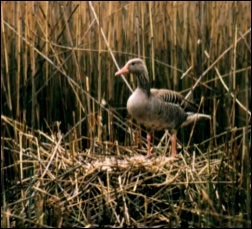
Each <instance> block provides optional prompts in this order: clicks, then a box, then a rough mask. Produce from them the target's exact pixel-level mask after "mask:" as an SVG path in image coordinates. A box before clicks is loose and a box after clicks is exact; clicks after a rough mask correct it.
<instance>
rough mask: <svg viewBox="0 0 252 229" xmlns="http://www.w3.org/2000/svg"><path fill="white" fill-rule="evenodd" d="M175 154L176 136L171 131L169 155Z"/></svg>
mask: <svg viewBox="0 0 252 229" xmlns="http://www.w3.org/2000/svg"><path fill="white" fill-rule="evenodd" d="M176 154H177V136H176V133H173V134H172V136H171V157H175V156H176Z"/></svg>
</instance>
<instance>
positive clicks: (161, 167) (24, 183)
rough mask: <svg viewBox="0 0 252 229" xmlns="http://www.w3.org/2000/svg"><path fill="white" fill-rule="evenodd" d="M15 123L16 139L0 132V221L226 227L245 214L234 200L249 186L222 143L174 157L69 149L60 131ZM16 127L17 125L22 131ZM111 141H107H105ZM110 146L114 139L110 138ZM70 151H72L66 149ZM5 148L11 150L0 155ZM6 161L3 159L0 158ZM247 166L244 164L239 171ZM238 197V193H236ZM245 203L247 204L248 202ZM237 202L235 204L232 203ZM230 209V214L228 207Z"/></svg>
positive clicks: (239, 221)
mask: <svg viewBox="0 0 252 229" xmlns="http://www.w3.org/2000/svg"><path fill="white" fill-rule="evenodd" d="M2 121H3V122H4V125H8V126H12V127H15V131H16V136H18V137H17V139H19V140H17V141H13V139H8V138H4V137H2V143H4V144H3V145H2V147H3V148H2V149H4V152H5V157H4V158H5V160H7V158H11V160H13V161H12V163H9V166H3V167H2V170H1V171H2V178H4V179H5V182H4V184H3V185H2V190H3V193H2V195H3V196H2V200H3V202H4V203H3V211H2V226H7V227H21V226H22V227H33V226H40V227H51V226H53V227H137V228H138V227H139V228H141V227H218V226H225V227H232V226H234V225H235V226H240V227H241V226H244V225H245V226H246V225H249V224H250V222H248V221H247V220H245V219H244V216H243V215H239V214H237V212H240V211H241V210H243V212H244V210H246V209H242V208H246V204H245V203H243V204H242V205H240V206H234V204H235V203H236V202H234V203H231V201H236V199H235V198H237V197H236V196H237V192H239V196H240V197H241V196H244V197H245V196H246V197H247V194H248V193H247V192H248V190H249V189H250V187H247V183H246V182H247V179H246V177H244V174H242V173H241V172H239V171H237V170H236V168H235V167H234V163H233V162H232V161H231V160H229V159H228V157H225V156H224V155H223V152H222V151H218V150H217V151H212V152H208V153H205V154H202V155H198V156H195V154H193V155H192V156H185V155H186V154H184V153H181V154H179V155H178V156H177V157H176V158H169V157H165V156H153V157H152V158H146V157H144V156H141V155H140V154H137V152H135V151H134V152H132V156H128V155H126V154H124V155H123V154H120V152H123V147H122V146H119V145H117V147H116V150H114V152H116V153H114V155H112V154H111V155H105V153H106V152H108V151H107V150H105V149H108V148H110V149H109V151H110V152H112V148H111V147H112V146H111V147H110V146H108V144H107V143H104V142H100V144H99V145H97V150H96V151H97V152H98V151H100V152H101V153H103V155H102V154H94V153H92V154H91V152H90V151H89V150H87V151H86V152H74V151H72V150H69V144H68V143H66V142H64V137H63V136H62V135H60V134H58V135H57V136H56V135H52V136H49V135H46V134H45V133H42V132H40V131H38V132H36V131H35V132H34V135H31V134H29V132H28V131H27V132H25V131H24V129H25V128H23V125H21V124H18V123H17V122H12V121H11V119H8V118H6V117H4V116H2ZM21 129H22V131H21ZM111 145H112V144H111ZM113 147H114V146H113ZM73 152H74V153H73ZM6 153H8V154H9V156H11V157H7V156H6ZM5 163H6V162H2V165H4V164H5ZM243 172H245V173H246V172H248V171H243ZM239 203H242V200H239ZM247 207H248V206H247ZM239 209H240V210H239ZM232 214H233V215H232Z"/></svg>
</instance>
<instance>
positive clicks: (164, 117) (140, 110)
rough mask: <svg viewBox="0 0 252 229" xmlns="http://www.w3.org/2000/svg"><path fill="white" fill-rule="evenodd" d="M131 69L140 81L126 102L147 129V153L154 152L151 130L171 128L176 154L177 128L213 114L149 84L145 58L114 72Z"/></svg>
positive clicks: (129, 63)
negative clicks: (200, 110)
mask: <svg viewBox="0 0 252 229" xmlns="http://www.w3.org/2000/svg"><path fill="white" fill-rule="evenodd" d="M128 73H132V74H133V75H136V76H137V77H138V81H139V85H138V87H137V89H136V90H135V91H134V92H133V93H132V94H131V96H130V97H129V99H128V102H127V110H128V113H129V115H130V116H132V117H133V118H134V119H136V120H137V121H138V122H139V123H141V124H142V125H144V126H145V127H146V129H147V147H148V152H147V157H149V156H150V155H151V149H150V148H151V147H150V141H151V135H150V131H151V130H156V131H159V130H164V129H169V130H170V131H171V157H174V156H175V155H176V154H177V140H176V133H177V129H178V128H179V127H181V126H185V125H187V124H189V123H191V122H193V121H194V120H197V119H199V118H211V116H209V115H205V114H200V113H195V112H197V106H196V105H195V104H194V103H192V102H190V101H187V100H186V99H185V98H184V97H183V96H182V95H181V94H179V93H178V92H176V91H172V90H168V89H154V88H152V89H151V88H150V84H149V75H148V70H147V67H146V65H145V63H144V61H143V60H142V59H139V58H134V59H131V60H129V61H128V62H127V63H126V64H125V66H124V67H123V68H121V69H120V70H119V71H117V72H116V73H115V76H118V75H121V74H128Z"/></svg>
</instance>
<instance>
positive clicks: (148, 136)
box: [146, 132, 151, 157]
mask: <svg viewBox="0 0 252 229" xmlns="http://www.w3.org/2000/svg"><path fill="white" fill-rule="evenodd" d="M150 142H151V135H150V133H149V132H148V133H147V144H148V145H147V146H148V152H147V155H146V157H149V156H151V149H150V148H151V147H150Z"/></svg>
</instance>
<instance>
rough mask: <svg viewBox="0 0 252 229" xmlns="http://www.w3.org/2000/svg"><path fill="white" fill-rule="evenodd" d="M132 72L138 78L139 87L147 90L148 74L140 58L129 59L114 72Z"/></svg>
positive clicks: (118, 73)
mask: <svg viewBox="0 0 252 229" xmlns="http://www.w3.org/2000/svg"><path fill="white" fill-rule="evenodd" d="M129 73H132V74H133V75H136V76H137V77H138V79H139V87H140V88H142V89H144V90H145V91H147V92H149V90H150V86H149V74H148V70H147V67H146V65H145V63H144V61H143V60H142V59H140V58H134V59H131V60H129V61H128V62H127V63H126V64H125V65H124V67H123V68H121V69H120V70H119V71H117V72H116V73H115V76H119V75H121V74H129Z"/></svg>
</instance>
